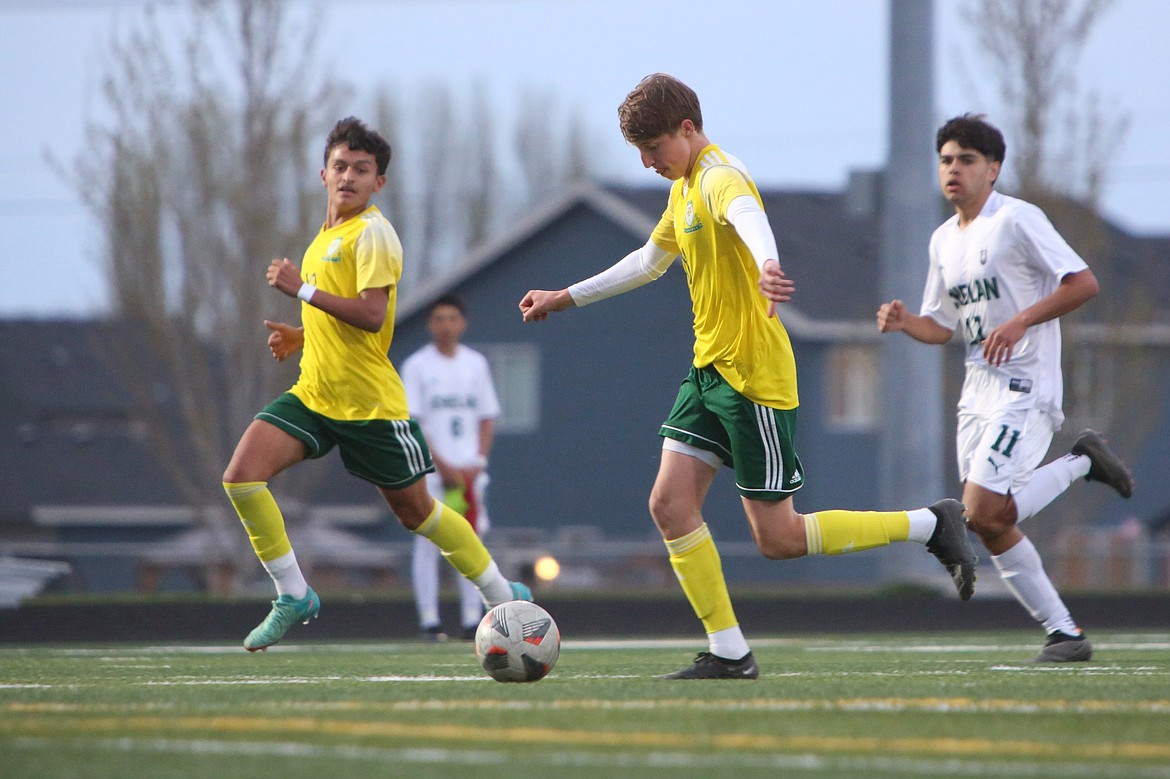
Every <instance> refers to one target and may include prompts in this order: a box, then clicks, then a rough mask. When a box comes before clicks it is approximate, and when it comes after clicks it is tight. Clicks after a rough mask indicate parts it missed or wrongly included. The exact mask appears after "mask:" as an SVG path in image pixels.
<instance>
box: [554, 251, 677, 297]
mask: <svg viewBox="0 0 1170 779" xmlns="http://www.w3.org/2000/svg"><path fill="white" fill-rule="evenodd" d="M677 256H678V255H676V254H672V253H670V252H668V251H666V250H665V249H663V248H662V247H661V246H659V245H658V244H656V243H654V242H653V241H647V242H646V245H645V246H643V247H642V248H640V249H636V250H635V251H632V252H630V253H629V254H627V255H626V256H625V257H622V258H621V259H620V260H618V261H617V262H615V263H614V264H613V265H611V266H610V267H608V268H606V269H605V270H603V271H602V272H601V273H598V274H597V275H596V276H590V277H589V278H587V279H584V280H583V281H578V282H577V283H576V284H574V285H572V286H571V287H569V296H570V297H571V298H573V303H574V304H575V305H577V306H587V305H589V304H590V303H596V302H597V301H599V300H605V299H606V298H611V297H613V296H615V295H620V294H622V293H623V292H629V291H630V290H632V289H637V288H638V287H640V286H642V285H643V284H649V283H650V282H651V281H654V280H655V279H657V278H658V277H660V276H661V275H662V274H663V273H666V271H667V269H669V268H670V264H671V263H672V262H674V258H675V257H677Z"/></svg>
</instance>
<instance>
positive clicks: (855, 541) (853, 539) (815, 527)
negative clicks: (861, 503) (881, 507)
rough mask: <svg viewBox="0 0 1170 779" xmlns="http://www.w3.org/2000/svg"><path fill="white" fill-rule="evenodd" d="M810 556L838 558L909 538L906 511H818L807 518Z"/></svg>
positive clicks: (805, 516)
mask: <svg viewBox="0 0 1170 779" xmlns="http://www.w3.org/2000/svg"><path fill="white" fill-rule="evenodd" d="M804 532H805V536H806V538H807V540H808V553H809V554H810V555H837V554H845V553H847V552H860V551H862V550H863V549H873V548H875V547H879V546H888V545H889V544H890V543H891V542H893V541H906V540H908V539H909V538H910V517H909V516H908V515H907V514H906V512H905V511H839V510H834V511H818V512H817V513H816V514H805V515H804Z"/></svg>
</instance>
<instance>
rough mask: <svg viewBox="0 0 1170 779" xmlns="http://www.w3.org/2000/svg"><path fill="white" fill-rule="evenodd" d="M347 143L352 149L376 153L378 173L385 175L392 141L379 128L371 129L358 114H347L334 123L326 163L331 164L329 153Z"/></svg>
mask: <svg viewBox="0 0 1170 779" xmlns="http://www.w3.org/2000/svg"><path fill="white" fill-rule="evenodd" d="M342 144H345V145H346V146H348V147H349V148H350V149H351V150H352V151H365V152H369V153H370V154H373V155H374V162H375V163H376V164H377V166H378V175H379V176H385V175H386V168H388V167H389V166H390V155H391V150H390V143H389V141H387V140H386V139H385V138H383V137H382V136H381V135H380V134H379V133H378V131H377V130H371V129H370V128H369V127H366V125H365V123H364V122H363V121H362V120H361V119H358V118H357V117H356V116H347V117H345V118H344V119H342V120H341V121H339V122H338V123H337V124H335V125H333V130H332V131H330V133H329V137H328V138H327V139H326V141H325V164H326V165H329V153H330V152H331V151H333V149H334V148H336V147H338V146H340V145H342Z"/></svg>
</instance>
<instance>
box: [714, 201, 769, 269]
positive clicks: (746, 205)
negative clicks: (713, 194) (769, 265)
mask: <svg viewBox="0 0 1170 779" xmlns="http://www.w3.org/2000/svg"><path fill="white" fill-rule="evenodd" d="M727 221H728V222H730V223H731V226H732V227H734V228H735V232H736V233H738V234H739V238H740V240H742V241H743V243H744V245H745V246H747V248H748V251H750V252H751V253H752V259H754V260H755V261H756V267H757V268H759V269H760V270H761V271H762V270H764V263H765V262H767V261H768V260H775V261H776V262H780V252H779V251H778V250H777V249H776V236H775V235H773V234H772V225H771V224H769V223H768V215H767V214H765V213H764V209H762V208H760V204H759V203H757V202H756V199H755V198H754V197H750V196H748V195H740V196H739V197H737V198H735V199H734V200H732V201H731V202H730V203H728V204H727Z"/></svg>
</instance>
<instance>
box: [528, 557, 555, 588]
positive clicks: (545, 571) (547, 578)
mask: <svg viewBox="0 0 1170 779" xmlns="http://www.w3.org/2000/svg"><path fill="white" fill-rule="evenodd" d="M532 567H533V570H534V572H535V573H536V578H538V579H540V580H541V581H542V582H551V581H552V580H553V579H555V578H557V577H558V576H560V575H561V564H560V563H558V562H557V561H556V558H555V557H551V556H549V555H545V556H544V557H541V558H540V559H538V560H537V561H536V563H535V564H533V566H532Z"/></svg>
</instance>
